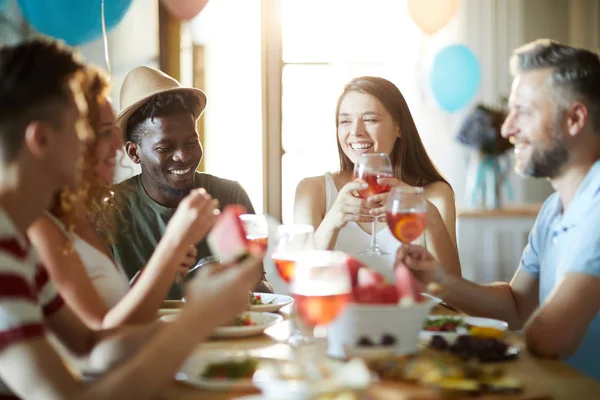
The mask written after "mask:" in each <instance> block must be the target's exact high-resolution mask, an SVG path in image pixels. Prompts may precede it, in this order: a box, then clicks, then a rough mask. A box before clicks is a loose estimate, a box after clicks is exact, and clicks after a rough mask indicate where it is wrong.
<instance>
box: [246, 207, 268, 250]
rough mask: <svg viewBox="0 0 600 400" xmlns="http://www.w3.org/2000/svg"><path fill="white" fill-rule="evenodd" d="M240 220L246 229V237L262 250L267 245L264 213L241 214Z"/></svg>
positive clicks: (265, 248) (266, 226) (266, 227)
mask: <svg viewBox="0 0 600 400" xmlns="http://www.w3.org/2000/svg"><path fill="white" fill-rule="evenodd" d="M239 218H240V220H241V221H242V224H243V225H244V229H245V230H246V239H248V241H250V242H251V243H253V244H255V245H257V246H259V247H260V248H261V250H262V251H263V252H266V251H267V247H268V246H269V227H268V225H267V218H266V217H265V216H264V215H257V214H242V215H240V217H239Z"/></svg>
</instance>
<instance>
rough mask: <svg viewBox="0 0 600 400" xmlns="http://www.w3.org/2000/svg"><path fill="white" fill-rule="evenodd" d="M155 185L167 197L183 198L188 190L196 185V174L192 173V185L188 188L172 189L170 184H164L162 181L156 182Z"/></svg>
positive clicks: (188, 192)
mask: <svg viewBox="0 0 600 400" xmlns="http://www.w3.org/2000/svg"><path fill="white" fill-rule="evenodd" d="M156 186H157V188H158V190H160V191H161V192H163V193H164V194H165V195H167V196H168V197H174V198H179V199H183V198H184V197H185V196H187V195H188V194H190V192H191V191H192V189H194V188H195V187H196V174H194V177H193V178H192V186H190V187H189V188H185V189H174V188H172V187H171V186H169V185H166V184H164V183H162V182H157V185H156Z"/></svg>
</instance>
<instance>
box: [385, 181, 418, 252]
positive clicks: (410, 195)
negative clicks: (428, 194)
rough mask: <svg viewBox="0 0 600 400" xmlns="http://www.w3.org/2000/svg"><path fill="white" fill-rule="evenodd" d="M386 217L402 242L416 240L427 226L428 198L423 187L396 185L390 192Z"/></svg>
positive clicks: (395, 234)
mask: <svg viewBox="0 0 600 400" xmlns="http://www.w3.org/2000/svg"><path fill="white" fill-rule="evenodd" d="M385 218H386V221H387V224H388V226H389V228H390V230H391V231H392V234H393V235H394V236H395V237H396V239H398V240H399V241H400V242H402V244H409V243H412V242H413V241H415V240H416V239H417V238H419V236H421V234H423V231H424V230H425V228H426V227H427V200H426V199H425V194H424V192H423V188H421V187H411V186H396V187H394V188H393V189H392V191H391V192H390V195H389V197H388V202H387V205H386V212H385Z"/></svg>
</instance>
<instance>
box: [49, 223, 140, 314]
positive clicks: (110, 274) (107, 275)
mask: <svg viewBox="0 0 600 400" xmlns="http://www.w3.org/2000/svg"><path fill="white" fill-rule="evenodd" d="M46 215H47V216H48V217H50V219H51V220H52V221H54V223H55V224H56V225H57V226H58V227H59V228H60V230H61V231H62V232H63V233H64V234H65V235H67V230H66V229H65V226H64V224H63V223H62V222H61V221H60V220H59V219H57V218H56V217H55V216H53V215H51V214H50V213H46ZM72 236H73V247H74V248H75V251H76V252H77V254H78V255H79V258H81V262H82V263H83V265H84V267H85V269H86V270H87V273H88V276H89V277H90V280H91V281H92V284H93V285H94V286H95V287H96V290H97V291H98V293H99V294H100V297H102V299H103V300H104V303H105V304H106V306H107V307H108V308H113V307H114V306H115V305H116V304H117V303H118V302H119V301H120V300H121V299H122V298H123V297H124V296H125V294H126V293H127V292H128V291H129V288H130V287H129V282H128V280H127V276H126V275H125V272H124V271H123V270H122V269H121V268H120V267H119V266H117V265H116V264H115V263H114V262H113V260H112V259H110V257H108V256H107V255H106V254H104V253H103V252H101V251H100V250H98V249H97V248H95V247H94V246H92V245H91V244H89V243H88V242H86V241H85V240H83V239H82V238H81V237H80V236H79V235H77V234H75V233H72Z"/></svg>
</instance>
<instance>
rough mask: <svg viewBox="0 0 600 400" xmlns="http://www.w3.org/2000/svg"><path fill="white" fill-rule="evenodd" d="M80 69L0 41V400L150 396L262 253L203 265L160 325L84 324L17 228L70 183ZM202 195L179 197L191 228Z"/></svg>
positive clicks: (49, 53)
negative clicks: (85, 375)
mask: <svg viewBox="0 0 600 400" xmlns="http://www.w3.org/2000/svg"><path fill="white" fill-rule="evenodd" d="M85 73H86V67H85V65H84V64H83V63H82V62H81V61H79V60H78V59H77V57H76V56H75V55H74V54H73V52H72V51H70V50H69V49H67V48H65V47H63V46H60V45H58V44H57V43H56V42H51V41H44V40H40V39H36V40H34V41H31V42H25V43H21V44H18V45H15V46H5V47H0V109H1V110H2V112H1V113H0V399H25V400H27V399H86V400H91V399H113V400H116V399H150V398H156V396H157V393H160V392H161V391H162V390H164V389H165V388H166V387H167V386H168V385H169V384H170V383H171V382H172V381H173V377H174V376H175V374H176V373H177V371H178V370H179V368H180V366H181V365H182V364H183V362H184V361H185V360H186V359H187V358H188V357H189V356H190V354H191V353H192V352H193V350H194V349H195V348H196V347H197V346H198V344H199V343H200V342H201V341H202V340H204V339H206V338H207V337H208V336H210V334H211V332H212V331H213V330H214V328H215V327H216V326H219V325H221V324H223V323H226V322H227V321H229V320H230V319H231V318H233V317H234V316H235V315H238V314H239V313H240V312H241V311H242V310H243V309H244V308H245V307H246V306H247V304H248V297H247V296H246V293H245V292H246V291H247V290H249V289H250V288H251V286H252V279H253V278H254V276H256V275H257V274H258V273H260V258H261V256H262V254H253V256H252V257H250V258H249V259H248V260H247V261H244V262H243V263H242V264H240V265H237V266H235V267H234V268H229V269H226V270H221V271H211V272H212V273H209V271H202V272H201V273H202V276H200V277H198V278H196V279H193V280H192V281H191V282H190V284H189V285H188V287H187V290H188V294H189V301H188V302H187V303H186V305H185V307H183V309H182V311H181V314H180V316H179V317H178V318H177V319H176V320H175V321H173V322H170V323H168V324H160V323H158V322H156V323H154V324H151V325H147V326H136V327H125V326H122V327H119V328H115V329H98V330H93V329H90V328H89V327H88V326H87V325H85V324H84V323H83V322H82V321H81V320H80V319H79V317H78V316H77V315H76V314H75V313H74V312H73V311H72V310H71V309H70V308H69V306H68V305H67V304H65V302H64V301H63V300H62V298H61V296H60V295H59V294H58V293H57V292H56V289H55V287H54V285H53V283H52V281H51V279H50V277H49V275H48V273H47V272H46V270H45V268H44V267H43V265H41V264H40V262H39V254H38V252H37V251H36V249H35V247H34V246H33V245H32V244H31V242H30V241H29V240H28V238H27V234H26V233H27V230H28V228H29V227H30V225H31V224H32V223H33V221H35V220H36V219H38V218H39V217H40V216H41V215H43V213H44V212H45V210H47V209H48V207H50V204H51V203H52V199H53V198H54V196H55V195H56V193H57V192H58V191H59V190H60V189H61V188H63V187H65V186H73V185H74V184H75V183H76V181H77V175H78V174H77V172H78V168H77V163H78V160H79V157H80V156H81V153H82V150H83V146H82V142H81V141H82V140H88V139H89V137H90V135H89V127H88V126H87V122H86V121H87V105H86V102H85V99H84V96H83V94H82V92H81V86H82V84H83V82H84V76H85ZM204 200H210V198H209V197H208V195H207V194H206V193H205V192H204V191H202V190H194V191H193V192H192V193H190V195H189V196H187V198H186V199H185V200H184V201H182V202H181V207H182V209H184V210H185V211H186V212H187V214H188V215H189V216H190V219H191V221H190V222H191V223H194V224H203V223H204V220H203V219H201V218H199V217H200V216H201V215H204V214H203V213H201V212H200V211H199V206H200V204H206V202H205V201H204ZM202 207H204V206H202ZM212 211H214V209H213V210H212ZM196 231H198V230H196ZM196 236H199V235H196ZM188 239H189V240H190V241H195V240H196V239H198V238H197V237H188ZM186 248H187V243H185V244H184V245H179V246H174V247H173V248H172V251H171V252H170V253H169V254H168V257H169V259H168V260H167V261H170V262H172V263H173V264H175V265H178V264H179V263H180V262H181V260H182V259H183V257H184V256H185V249H186ZM217 301H218V302H219V307H214V304H215V302H217ZM49 333H52V335H49ZM50 336H52V337H53V339H56V340H55V342H58V343H60V344H61V345H63V346H64V348H65V350H68V351H69V352H71V353H72V354H73V355H77V356H90V360H91V364H90V366H93V367H95V368H94V369H93V370H92V371H88V372H95V373H96V378H97V379H94V380H92V381H89V382H83V381H82V380H81V379H78V378H77V377H75V376H74V375H73V372H75V371H73V369H71V368H69V366H68V365H66V363H65V362H64V361H63V360H62V359H61V358H60V356H59V354H58V353H57V351H56V349H55V347H54V346H53V344H52V343H51V342H50V340H49V337H50ZM100 373H102V374H100Z"/></svg>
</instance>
